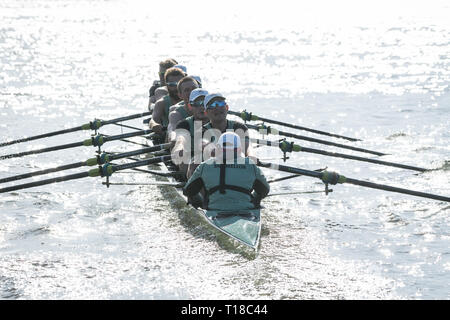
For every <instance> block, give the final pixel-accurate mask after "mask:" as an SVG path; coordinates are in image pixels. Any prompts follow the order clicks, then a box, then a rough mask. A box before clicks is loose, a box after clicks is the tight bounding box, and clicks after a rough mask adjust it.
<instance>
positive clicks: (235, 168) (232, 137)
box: [149, 59, 270, 210]
mask: <svg viewBox="0 0 450 320" xmlns="http://www.w3.org/2000/svg"><path fill="white" fill-rule="evenodd" d="M159 77H160V80H159V81H155V82H154V83H153V86H152V87H151V88H150V100H149V109H151V107H152V104H153V103H154V105H153V112H152V119H151V120H150V122H149V126H150V129H152V130H153V132H155V133H156V134H157V138H156V139H154V143H155V144H159V143H164V142H166V141H167V142H170V143H171V144H172V148H171V155H172V162H173V163H174V164H175V165H177V167H178V169H179V170H180V171H181V172H182V173H183V174H184V175H185V177H186V179H187V182H186V184H185V187H184V189H183V192H184V194H185V195H186V196H187V197H188V199H189V200H190V202H191V203H192V204H193V205H194V206H195V207H203V208H207V209H220V210H223V209H227V210H242V209H252V208H255V207H256V208H258V207H259V203H260V201H261V199H262V198H264V197H266V196H267V194H268V193H269V190H270V187H269V184H268V183H267V181H266V179H265V177H264V175H263V173H262V172H261V170H260V169H259V167H257V166H256V161H257V160H256V158H255V157H254V156H253V155H252V149H251V146H250V142H249V133H248V128H247V126H246V125H245V124H243V123H241V122H236V121H233V120H228V119H227V113H228V104H227V102H226V98H225V97H224V96H223V95H222V94H220V93H209V92H208V91H207V90H205V89H203V88H202V84H201V80H200V78H199V77H196V76H189V75H187V70H186V68H185V67H184V66H182V65H179V64H178V63H177V61H175V60H173V59H168V60H165V61H162V62H160V65H159Z"/></svg>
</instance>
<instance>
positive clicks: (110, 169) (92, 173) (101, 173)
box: [0, 156, 171, 193]
mask: <svg viewBox="0 0 450 320" xmlns="http://www.w3.org/2000/svg"><path fill="white" fill-rule="evenodd" d="M170 159H171V157H170V156H161V157H156V158H151V159H147V160H141V161H136V162H132V163H125V164H121V165H112V164H109V163H107V164H104V165H103V166H101V167H98V168H95V169H91V170H89V171H87V172H81V173H75V174H70V175H67V176H63V177H57V178H51V179H45V180H41V181H35V182H30V183H24V184H20V185H15V186H11V187H7V188H3V189H0V193H5V192H11V191H16V190H22V189H27V188H33V187H38V186H43V185H47V184H51V183H56V182H62V181H69V180H75V179H81V178H86V177H109V176H111V175H112V174H113V173H114V172H117V171H120V170H125V169H131V168H136V167H141V166H146V165H149V164H153V163H158V162H165V161H169V160H170Z"/></svg>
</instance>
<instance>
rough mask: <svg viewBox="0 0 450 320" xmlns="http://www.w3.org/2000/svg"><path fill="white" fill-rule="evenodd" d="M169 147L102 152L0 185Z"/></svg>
mask: <svg viewBox="0 0 450 320" xmlns="http://www.w3.org/2000/svg"><path fill="white" fill-rule="evenodd" d="M170 145H171V144H170V143H164V144H161V145H156V146H153V147H147V148H141V149H138V150H134V151H129V152H124V153H118V154H109V153H105V152H103V153H102V154H101V155H98V156H97V157H95V158H90V159H88V160H86V161H81V162H75V163H71V164H66V165H63V166H59V167H55V168H49V169H44V170H39V171H34V172H29V173H24V174H19V175H16V176H11V177H7V178H3V179H0V183H5V182H11V181H17V180H21V179H26V178H31V177H35V176H40V175H43V174H47V173H53V172H59V171H64V170H69V169H75V168H79V167H85V166H86V167H87V166H95V165H103V164H105V163H107V162H111V161H113V160H117V159H123V158H127V157H131V156H135V155H139V154H143V153H148V152H154V151H159V150H165V149H168V148H170Z"/></svg>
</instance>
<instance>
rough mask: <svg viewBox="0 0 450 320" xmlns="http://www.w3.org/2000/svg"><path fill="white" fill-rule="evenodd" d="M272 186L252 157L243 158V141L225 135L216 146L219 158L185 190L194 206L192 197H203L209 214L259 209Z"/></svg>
mask: <svg viewBox="0 0 450 320" xmlns="http://www.w3.org/2000/svg"><path fill="white" fill-rule="evenodd" d="M269 191H270V186H269V184H268V183H267V181H266V178H265V177H264V174H263V173H262V172H261V170H260V169H259V168H258V166H256V164H255V162H253V160H251V159H250V158H249V157H243V156H242V148H241V138H240V137H239V136H238V135H237V134H235V133H233V132H226V133H224V134H222V135H221V136H220V137H219V139H218V141H217V144H216V156H215V157H213V158H210V159H208V160H206V161H204V162H202V163H201V164H200V165H199V166H198V167H197V168H196V169H195V171H194V173H193V174H192V176H191V177H190V178H189V180H188V181H187V183H186V185H185V186H184V188H183V193H184V195H185V196H187V197H188V199H189V200H190V202H191V203H192V202H194V203H193V205H196V206H197V207H198V206H199V203H198V200H197V201H193V200H192V199H193V197H198V195H199V193H202V194H203V208H205V209H210V210H222V211H230V210H246V209H253V208H259V207H260V201H261V199H263V198H264V197H266V196H267V195H268V194H269Z"/></svg>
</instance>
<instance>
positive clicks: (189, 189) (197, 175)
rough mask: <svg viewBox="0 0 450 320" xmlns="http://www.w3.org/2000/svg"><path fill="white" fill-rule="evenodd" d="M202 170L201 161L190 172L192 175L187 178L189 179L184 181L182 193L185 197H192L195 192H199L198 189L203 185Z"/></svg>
mask: <svg viewBox="0 0 450 320" xmlns="http://www.w3.org/2000/svg"><path fill="white" fill-rule="evenodd" d="M202 172H203V163H202V164H200V165H199V166H198V167H197V168H196V169H195V171H194V173H193V174H192V176H191V177H190V178H189V180H188V181H187V182H186V184H185V186H184V188H183V194H184V195H185V196H187V197H193V196H195V195H196V194H197V193H199V192H200V190H201V189H202V188H203V187H204V183H203V179H202Z"/></svg>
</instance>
